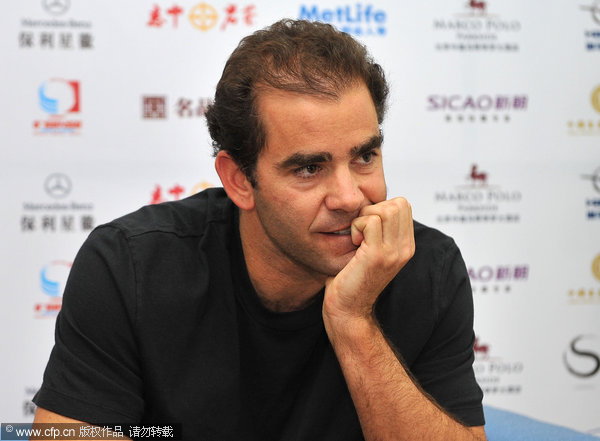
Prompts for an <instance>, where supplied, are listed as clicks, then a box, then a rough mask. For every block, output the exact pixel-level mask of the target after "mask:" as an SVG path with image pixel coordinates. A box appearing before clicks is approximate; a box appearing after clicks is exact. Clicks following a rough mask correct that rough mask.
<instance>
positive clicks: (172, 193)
mask: <svg viewBox="0 0 600 441" xmlns="http://www.w3.org/2000/svg"><path fill="white" fill-rule="evenodd" d="M211 187H214V185H212V184H211V183H210V182H206V181H202V182H199V183H197V184H196V185H194V186H192V187H191V189H190V190H189V191H188V190H186V189H185V187H182V186H181V185H179V184H175V185H171V186H165V187H163V186H162V185H158V184H156V185H155V186H154V190H152V192H151V199H150V202H149V203H150V204H151V205H152V204H160V203H162V202H168V201H178V200H179V199H181V198H183V197H186V196H192V195H194V194H196V193H198V192H200V191H202V190H206V189H207V188H211Z"/></svg>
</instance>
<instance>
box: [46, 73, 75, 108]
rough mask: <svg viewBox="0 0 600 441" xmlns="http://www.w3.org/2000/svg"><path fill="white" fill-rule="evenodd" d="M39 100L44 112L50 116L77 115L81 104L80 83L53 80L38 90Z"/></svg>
mask: <svg viewBox="0 0 600 441" xmlns="http://www.w3.org/2000/svg"><path fill="white" fill-rule="evenodd" d="M38 100H39V104H40V107H41V108H42V110H43V111H44V112H46V113H48V114H50V115H63V114H66V113H77V112H79V110H80V104H79V81H70V80H63V79H57V78H55V79H52V80H49V81H44V82H43V83H42V84H41V85H40V87H39V88H38Z"/></svg>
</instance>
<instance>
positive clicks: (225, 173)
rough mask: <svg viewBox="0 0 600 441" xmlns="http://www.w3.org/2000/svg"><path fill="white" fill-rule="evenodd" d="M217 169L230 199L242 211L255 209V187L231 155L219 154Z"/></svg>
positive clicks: (216, 161)
mask: <svg viewBox="0 0 600 441" xmlns="http://www.w3.org/2000/svg"><path fill="white" fill-rule="evenodd" d="M215 169H216V170H217V174H218V175H219V178H221V183H222V184H223V188H224V189H225V192H226V193H227V196H229V199H231V200H232V201H233V203H234V204H235V205H237V206H238V207H239V208H240V209H242V210H252V209H254V187H253V186H252V184H251V183H250V181H249V180H248V178H247V177H246V174H245V173H244V172H243V171H242V170H241V169H240V167H239V165H238V164H237V162H235V160H234V159H233V158H232V157H231V156H230V155H229V153H227V152H225V151H224V150H221V151H220V152H219V153H217V157H216V158H215Z"/></svg>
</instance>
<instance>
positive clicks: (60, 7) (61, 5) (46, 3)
mask: <svg viewBox="0 0 600 441" xmlns="http://www.w3.org/2000/svg"><path fill="white" fill-rule="evenodd" d="M42 6H43V7H44V9H45V10H46V11H47V12H48V13H49V14H52V15H62V14H64V13H65V12H67V11H68V10H69V6H70V2H69V0H43V1H42Z"/></svg>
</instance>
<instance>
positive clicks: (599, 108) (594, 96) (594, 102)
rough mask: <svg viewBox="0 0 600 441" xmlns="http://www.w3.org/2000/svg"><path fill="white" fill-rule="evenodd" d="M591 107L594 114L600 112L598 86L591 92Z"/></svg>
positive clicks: (599, 88) (599, 90) (599, 91)
mask: <svg viewBox="0 0 600 441" xmlns="http://www.w3.org/2000/svg"><path fill="white" fill-rule="evenodd" d="M592 107H593V108H594V110H595V111H596V112H600V86H598V87H596V88H595V89H594V91H593V92H592Z"/></svg>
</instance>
